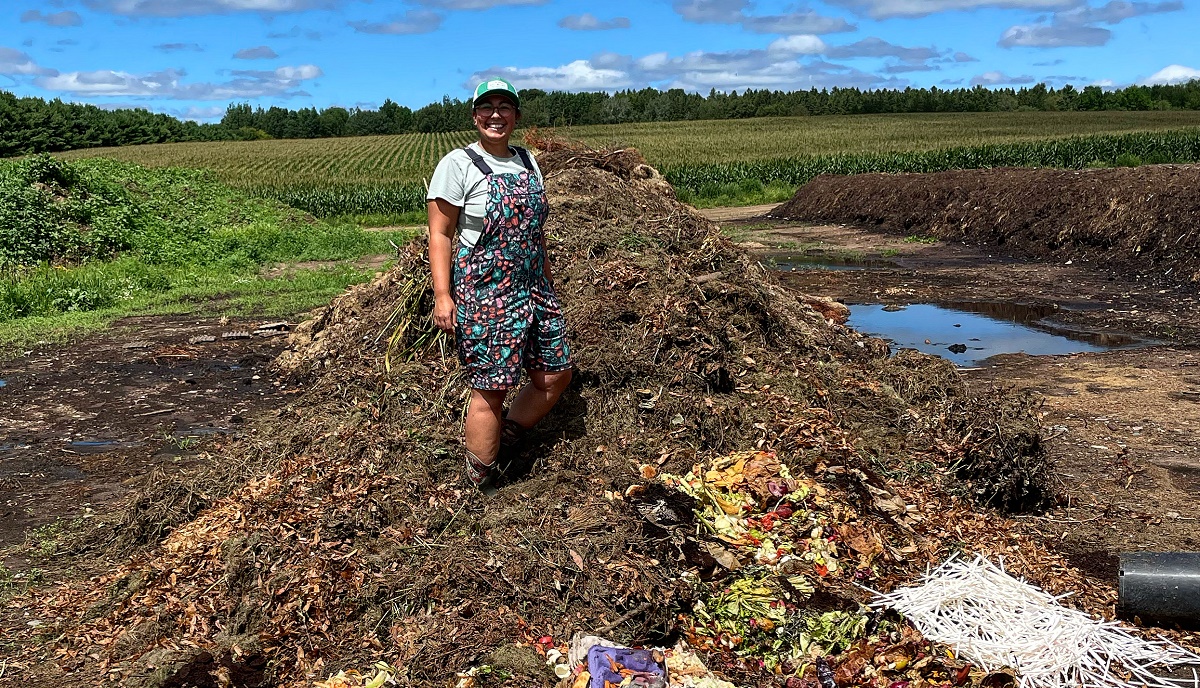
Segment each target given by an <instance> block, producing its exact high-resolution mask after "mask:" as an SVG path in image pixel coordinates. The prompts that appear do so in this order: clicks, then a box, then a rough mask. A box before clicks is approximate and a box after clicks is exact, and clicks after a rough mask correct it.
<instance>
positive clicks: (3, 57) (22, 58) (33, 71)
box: [0, 46, 58, 76]
mask: <svg viewBox="0 0 1200 688" xmlns="http://www.w3.org/2000/svg"><path fill="white" fill-rule="evenodd" d="M0 74H2V75H4V76H53V75H55V74H58V72H56V71H55V70H53V69H49V68H47V67H40V66H38V64H37V63H36V62H34V61H33V58H32V57H30V56H29V55H27V54H26V53H23V52H21V51H20V50H16V49H14V48H5V47H4V46H0Z"/></svg>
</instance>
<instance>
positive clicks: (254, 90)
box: [34, 65, 321, 100]
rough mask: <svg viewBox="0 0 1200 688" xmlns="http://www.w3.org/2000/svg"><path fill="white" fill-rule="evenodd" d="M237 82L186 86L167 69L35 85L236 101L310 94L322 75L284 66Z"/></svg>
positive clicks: (71, 75)
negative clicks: (308, 85)
mask: <svg viewBox="0 0 1200 688" xmlns="http://www.w3.org/2000/svg"><path fill="white" fill-rule="evenodd" d="M233 74H234V76H235V77H237V78H235V79H231V80H230V81H226V82H223V83H191V84H185V83H182V81H181V79H182V78H183V77H184V76H185V72H183V71H182V70H178V69H165V70H163V71H160V72H151V73H149V74H130V73H129V72H122V71H116V70H109V69H100V70H95V71H90V72H67V73H65V74H58V75H53V76H49V75H47V76H42V77H39V78H37V79H36V80H35V81H34V83H35V84H37V85H38V86H39V87H40V88H44V89H46V90H48V91H58V92H61V93H69V94H71V95H75V96H110V97H118V96H136V97H144V98H166V99H177V100H235V99H239V98H260V97H263V96H273V97H276V98H290V97H294V96H300V95H307V93H305V92H304V91H303V90H300V87H301V86H302V84H303V82H304V81H308V80H310V79H315V78H317V77H319V76H321V68H320V67H317V66H316V65H299V66H296V67H280V68H279V69H276V70H273V71H235V72H233Z"/></svg>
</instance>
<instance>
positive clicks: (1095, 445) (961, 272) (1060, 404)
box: [721, 207, 1200, 585]
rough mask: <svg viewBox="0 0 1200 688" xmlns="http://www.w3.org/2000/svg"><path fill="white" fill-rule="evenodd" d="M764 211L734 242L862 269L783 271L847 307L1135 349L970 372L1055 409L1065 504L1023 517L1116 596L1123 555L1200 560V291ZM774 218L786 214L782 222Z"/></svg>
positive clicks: (740, 226)
mask: <svg viewBox="0 0 1200 688" xmlns="http://www.w3.org/2000/svg"><path fill="white" fill-rule="evenodd" d="M768 212H772V211H767V212H764V211H763V209H762V208H757V207H756V208H748V209H745V210H743V212H742V214H741V215H740V217H739V216H732V217H731V215H730V213H729V212H728V210H726V211H725V212H724V217H725V218H726V219H725V220H723V221H722V222H721V224H722V227H723V228H724V229H725V230H726V231H727V232H732V233H734V234H735V235H736V236H739V237H740V238H741V239H742V241H743V244H744V245H748V246H750V247H751V248H753V249H755V251H756V253H757V254H758V255H759V256H760V257H761V258H762V259H764V260H765V261H766V264H768V265H770V264H771V263H772V261H775V260H778V259H780V257H781V256H782V257H792V256H795V255H797V254H802V255H804V256H806V257H807V258H809V259H815V260H818V261H819V260H826V261H830V262H833V263H842V264H845V263H850V264H852V266H854V267H857V268H860V269H842V270H833V269H804V268H803V267H801V268H797V269H796V270H794V271H788V272H783V273H781V280H782V282H783V283H784V284H785V285H787V286H789V287H791V288H793V289H796V290H797V291H800V292H803V293H807V294H813V295H818V296H824V297H827V298H831V299H835V300H837V301H841V302H843V303H847V304H866V303H881V304H888V305H891V306H903V305H906V304H916V303H932V304H940V305H950V306H959V307H963V306H964V305H967V306H968V307H969V304H971V303H990V304H993V308H995V306H994V304H1010V305H1011V307H1012V308H1013V309H1014V310H1026V311H1032V312H1037V313H1038V314H1039V315H1042V314H1045V317H1042V318H1041V320H1040V321H1039V322H1038V325H1039V326H1041V327H1043V328H1051V329H1054V330H1058V331H1072V330H1075V331H1082V332H1091V333H1095V334H1096V335H1100V336H1103V335H1110V336H1111V338H1112V339H1114V340H1120V339H1123V338H1125V337H1133V338H1137V339H1140V340H1141V341H1142V344H1141V346H1138V347H1136V348H1130V349H1118V350H1110V351H1103V352H1098V353H1081V354H1073V355H1063V356H1026V355H1023V354H1013V355H1004V356H998V357H994V358H992V359H989V361H987V365H984V366H981V367H978V368H976V369H968V370H965V371H964V372H965V377H966V379H967V380H968V381H969V382H970V384H971V385H973V386H974V387H977V388H982V387H987V386H990V385H992V384H1000V385H1004V386H1013V387H1016V388H1018V389H1024V390H1031V391H1034V392H1036V393H1037V394H1039V395H1040V396H1041V397H1042V398H1043V399H1044V406H1043V412H1044V413H1045V418H1044V420H1043V422H1044V423H1045V425H1046V427H1047V428H1048V431H1047V438H1048V442H1047V443H1046V444H1047V447H1048V451H1049V453H1050V458H1051V459H1052V461H1053V462H1054V463H1055V464H1056V466H1057V470H1056V472H1057V475H1058V478H1059V480H1061V494H1062V502H1061V503H1060V504H1059V505H1058V506H1057V507H1056V508H1054V509H1052V510H1051V511H1050V512H1049V513H1047V514H1045V515H1041V516H1032V517H1024V518H1023V519H1022V520H1024V521H1025V522H1026V523H1027V524H1028V525H1030V526H1031V527H1033V528H1035V529H1036V530H1037V531H1039V532H1041V533H1042V534H1043V535H1044V536H1045V540H1046V542H1047V543H1049V545H1050V546H1051V547H1052V548H1054V549H1057V550H1058V551H1060V552H1061V553H1063V554H1064V555H1066V556H1067V558H1068V560H1069V561H1071V562H1072V563H1073V564H1074V565H1075V566H1077V567H1079V568H1080V569H1081V570H1083V571H1084V572H1085V573H1087V574H1088V575H1089V576H1092V577H1094V578H1096V579H1099V580H1102V581H1105V582H1106V583H1108V584H1113V585H1115V576H1116V572H1117V561H1118V556H1119V554H1120V553H1121V552H1126V551H1133V550H1155V551H1169V550H1196V549H1200V531H1197V529H1196V522H1197V520H1198V519H1200V507H1198V506H1197V496H1198V495H1200V447H1198V446H1197V444H1196V442H1195V440H1194V437H1195V433H1196V431H1197V430H1198V429H1200V327H1198V323H1200V317H1198V316H1200V290H1198V289H1197V287H1196V285H1195V284H1193V283H1180V282H1175V283H1170V282H1164V281H1161V280H1155V281H1153V282H1148V281H1147V280H1146V279H1145V278H1139V277H1138V276H1137V275H1136V274H1134V275H1131V274H1130V273H1128V272H1126V271H1122V270H1113V269H1109V268H1108V267H1107V266H1105V265H1102V264H1098V263H1096V262H1094V261H1093V262H1084V261H1075V260H1072V261H1070V262H1069V263H1068V262H1067V261H1063V260H1041V261H1039V260H1031V259H1030V258H1029V257H1028V256H1027V255H1015V254H1014V253H1013V252H1010V251H1004V250H1002V247H996V246H979V245H968V244H964V243H962V242H950V241H928V240H922V241H916V240H915V239H916V237H912V236H911V235H908V236H905V235H900V234H897V233H894V232H884V231H879V230H878V229H867V228H863V227H855V226H849V225H829V224H805V223H800V222H796V221H789V220H782V219H774V218H771V217H767V213H768ZM772 214H777V213H773V212H772Z"/></svg>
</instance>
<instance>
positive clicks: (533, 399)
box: [508, 370, 571, 428]
mask: <svg viewBox="0 0 1200 688" xmlns="http://www.w3.org/2000/svg"><path fill="white" fill-rule="evenodd" d="M570 383H571V371H570V370H559V371H555V372H548V371H545V370H531V371H529V384H527V385H525V386H524V387H522V388H521V391H520V392H517V398H516V399H513V403H512V406H510V407H509V409H508V419H509V420H511V421H514V422H516V423H517V424H518V425H520V426H521V427H523V428H532V427H533V426H535V425H537V423H538V421H540V420H541V419H542V418H544V417H545V416H546V414H547V413H549V412H550V409H552V408H554V404H556V403H558V398H559V397H561V396H562V393H563V392H564V391H566V389H567V385H569V384H570Z"/></svg>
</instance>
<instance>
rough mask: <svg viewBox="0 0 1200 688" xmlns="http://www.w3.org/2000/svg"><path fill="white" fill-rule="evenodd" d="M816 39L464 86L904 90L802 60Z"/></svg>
mask: <svg viewBox="0 0 1200 688" xmlns="http://www.w3.org/2000/svg"><path fill="white" fill-rule="evenodd" d="M824 49H825V45H824V42H823V41H821V39H820V38H818V37H816V36H789V37H786V38H781V39H779V40H776V41H775V42H773V43H771V44H770V46H768V47H767V48H765V49H757V50H730V51H722V52H705V51H694V52H690V53H686V54H683V55H677V56H673V55H670V54H668V53H665V52H659V53H651V54H649V55H644V56H641V57H636V58H635V57H632V56H628V55H617V54H614V53H601V54H598V55H595V56H593V57H592V59H590V60H576V61H575V62H572V63H570V64H567V65H563V66H561V67H499V68H494V69H489V70H486V71H483V72H479V73H476V74H473V75H472V76H471V78H470V79H469V80H468V84H470V83H474V81H477V80H479V79H482V78H484V77H487V76H490V75H493V74H498V75H501V76H504V77H506V78H508V79H510V80H512V81H513V82H514V83H515V84H516V85H517V87H518V88H541V89H545V90H566V91H579V90H589V89H597V90H604V91H614V90H620V89H626V88H642V87H645V86H656V87H658V88H682V89H684V90H688V91H696V92H701V93H706V92H708V91H709V90H710V89H714V88H715V89H717V90H718V91H731V90H743V89H747V88H756V89H781V90H795V89H809V88H828V87H832V86H846V87H852V86H856V87H859V88H884V87H903V86H904V85H906V84H907V82H904V81H902V80H898V79H896V78H895V77H881V76H879V75H877V74H870V73H867V72H863V71H860V70H857V69H854V68H852V67H849V66H846V65H841V64H834V63H830V62H824V61H820V60H816V61H806V62H802V61H801V60H800V58H801V57H802V56H808V55H814V54H818V53H820V52H823V50H824Z"/></svg>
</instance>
